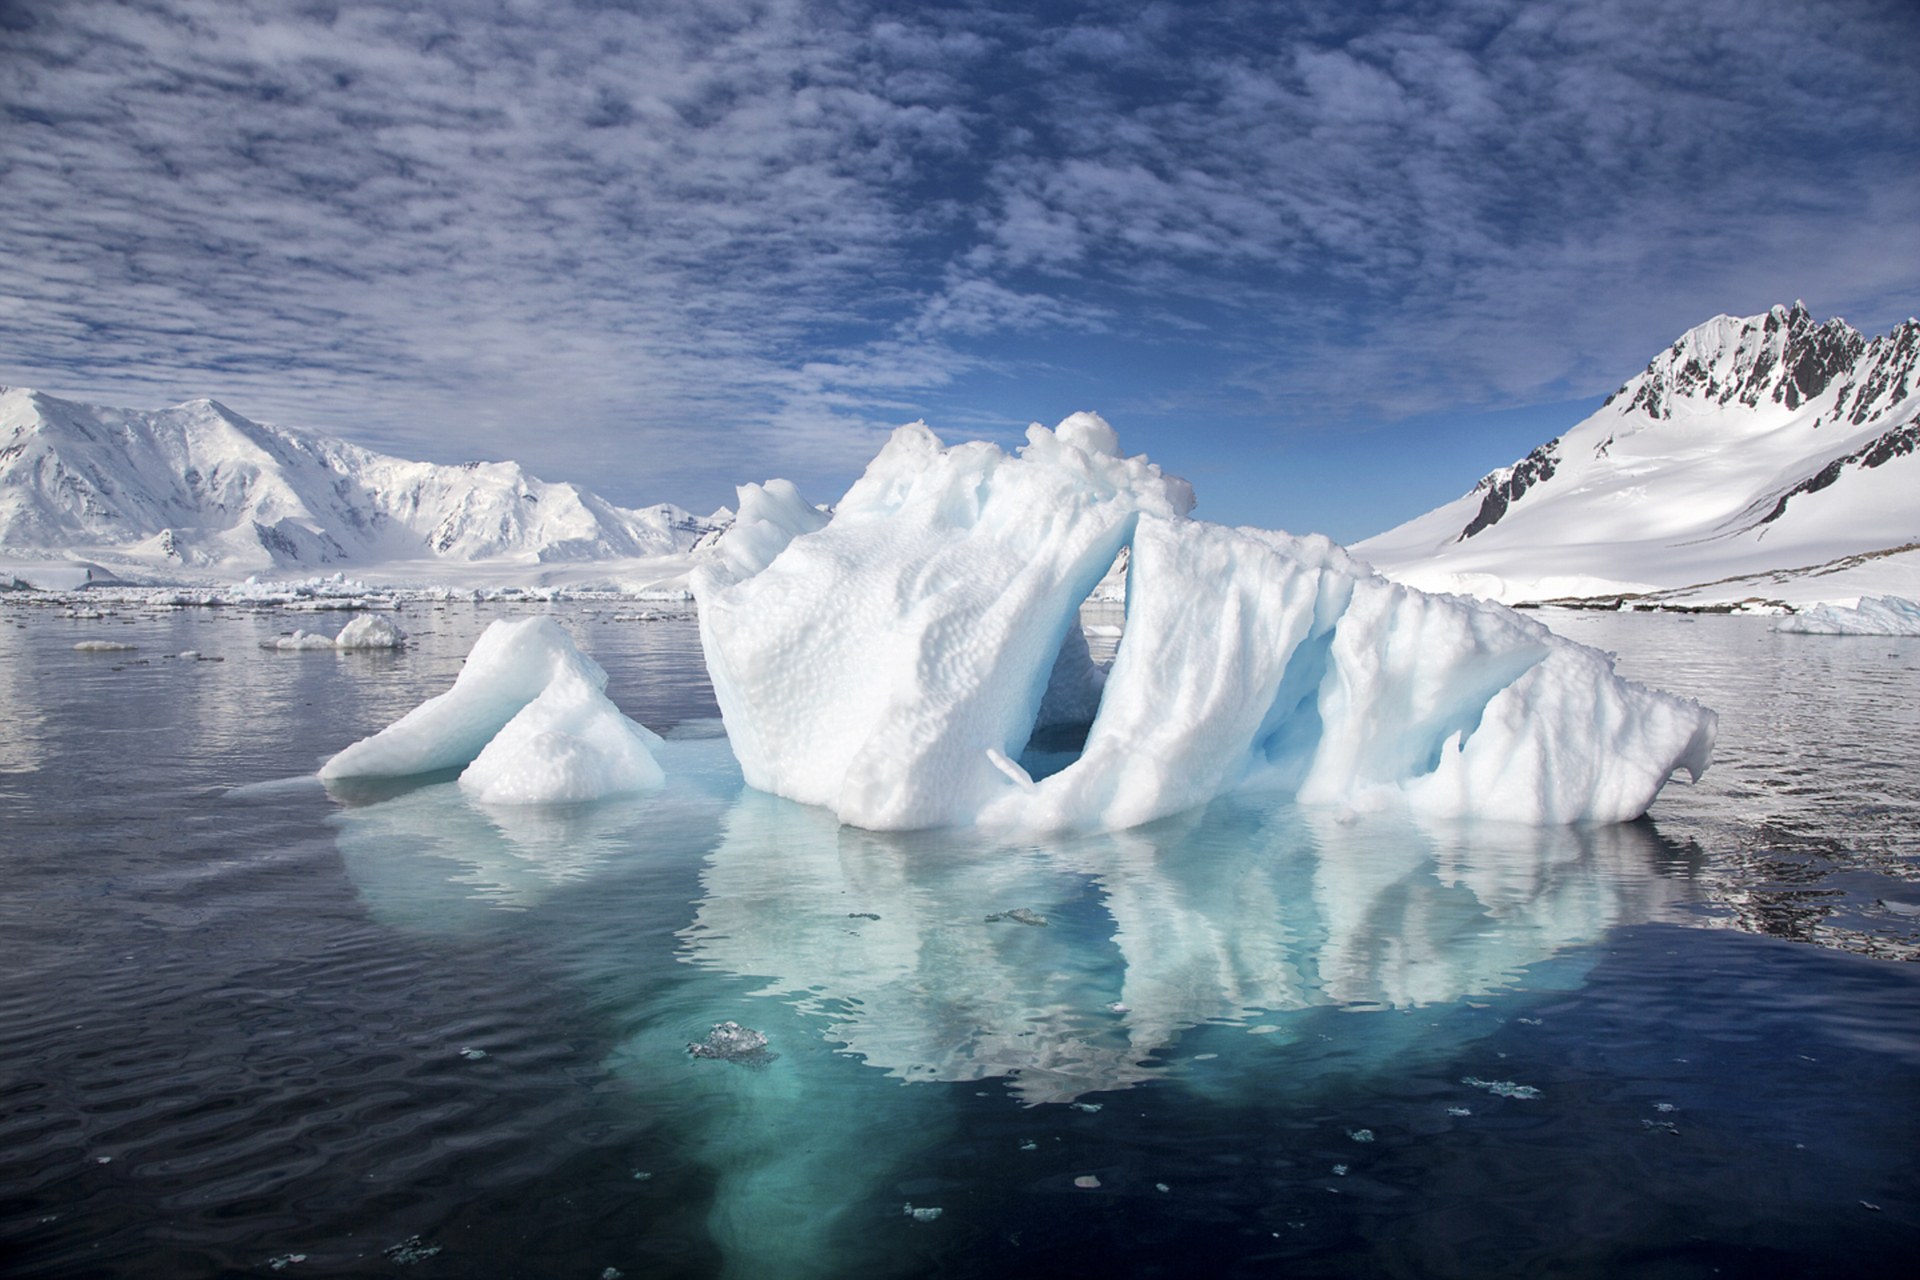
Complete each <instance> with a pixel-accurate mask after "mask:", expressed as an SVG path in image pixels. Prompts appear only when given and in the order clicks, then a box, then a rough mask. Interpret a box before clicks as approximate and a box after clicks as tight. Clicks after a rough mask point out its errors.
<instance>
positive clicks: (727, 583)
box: [691, 413, 1715, 830]
mask: <svg viewBox="0 0 1920 1280" xmlns="http://www.w3.org/2000/svg"><path fill="white" fill-rule="evenodd" d="M790 491H791V486H784V487H782V488H781V489H779V490H778V493H777V496H778V498H779V501H773V500H772V496H773V495H775V490H774V487H773V486H771V485H769V486H766V487H765V488H764V489H762V490H760V491H759V493H758V494H756V493H753V492H751V491H749V490H742V492H741V510H742V512H743V513H745V512H746V511H747V510H748V509H749V506H750V503H758V504H759V505H761V506H762V507H763V508H766V509H768V514H767V516H766V517H765V518H761V519H758V520H756V522H755V523H754V524H753V526H752V539H753V541H752V544H751V546H750V547H749V546H743V547H740V548H737V549H735V550H733V551H732V552H731V553H729V552H728V550H727V548H728V543H729V542H730V541H731V539H732V538H733V536H734V535H733V534H731V533H729V534H728V535H727V536H726V537H725V538H723V539H721V541H720V544H719V553H718V554H714V555H711V556H709V557H708V558H707V559H706V560H705V561H704V562H703V563H702V564H701V565H700V566H699V567H697V568H696V569H695V571H694V573H693V576H692V580H691V581H692V587H693V591H694V595H695V597H696V599H697V600H698V602H699V606H700V635H701V642H702V645H703V647H704V649H705V653H706V659H707V668H708V672H709V674H710V675H711V677H712V679H713V685H714V692H715V695H716V697H717V698H718V701H719V703H720V710H721V715H722V717H723V719H724V720H725V722H726V726H727V733H728V737H729V739H730V740H731V742H732V744H733V747H734V752H735V754H736V756H737V757H738V758H739V761H740V766H741V770H742V773H743V775H744V776H745V778H746V781H747V782H748V784H749V785H751V786H754V787H756V788H759V789H760V790H763V791H770V792H773V793H774V794H777V795H781V796H785V797H787V798H788V799H792V800H797V801H800V802H802V803H806V804H814V805H820V806H823V807H825V808H827V809H829V810H831V811H832V812H833V813H834V814H835V816H837V817H838V818H839V819H840V820H841V821H842V822H845V823H849V824H852V825H854V826H859V827H865V828H869V829H873V830H910V829H917V828H929V827H942V826H965V825H976V826H985V827H992V828H1002V829H1012V830H1068V829H1082V830H1120V829H1125V828H1128V827H1132V826H1136V825H1139V824H1141V823H1145V822H1151V821H1154V820H1156V819H1159V818H1162V817H1166V816H1168V815H1170V814H1174V813H1178V812H1181V811H1183V810H1186V809H1190V808H1193V807H1195V806H1197V805H1201V804H1205V803H1206V802H1208V801H1210V800H1212V799H1213V798H1215V797H1217V796H1219V795H1222V794H1224V793H1225V792H1227V791H1230V790H1233V789H1235V788H1238V787H1242V786H1249V785H1257V786H1268V787H1273V788H1277V789H1280V790H1281V791H1283V792H1285V793H1289V794H1292V795H1294V796H1296V797H1297V798H1298V799H1299V800H1300V801H1301V802H1303V803H1307V804H1314V805H1326V806H1335V807H1339V808H1345V809H1352V810H1366V811H1372V810H1380V809H1403V810H1406V811H1410V812H1413V813H1415V814H1420V815H1425V816H1433V817H1447V818H1461V817H1470V818H1492V819H1502V820H1510V821H1516V822H1525V823H1536V824H1564V823H1573V822H1615V821H1624V820H1627V819H1631V818H1634V817H1637V816H1639V815H1640V814H1642V813H1644V812H1645V811H1646V809H1647V807H1648V806H1649V805H1650V804H1651V803H1652V802H1653V799H1654V797H1655V796H1656V795H1657V794H1658V793H1659V791H1660V788H1661V787H1662V786H1663V785H1665V783H1666V781H1667V779H1668V778H1669V777H1670V776H1671V775H1672V774H1673V773H1674V772H1675V771H1676V770H1680V769H1684V770H1686V771H1687V772H1688V773H1690V774H1691V775H1693V776H1694V777H1696V778H1697V777H1698V776H1699V774H1700V773H1701V771H1703V770H1704V769H1705V768H1706V766H1707V763H1708V760H1709V757H1710V755H1711V752H1712V746H1713V737H1714V729H1715V717H1714V714H1713V713H1712V712H1711V711H1709V710H1707V709H1705V708H1703V707H1701V706H1700V705H1699V704H1698V703H1695V702H1693V701H1690V700H1687V699H1683V698H1679V697H1675V696H1672V695H1669V694H1666V693H1661V692H1657V691H1654V690H1650V689H1647V688H1644V687H1642V686H1639V685H1635V684H1631V683H1629V682H1627V681H1625V680H1622V679H1621V678H1620V677H1619V676H1617V675H1616V674H1615V673H1614V670H1613V663H1612V660H1611V658H1609V657H1608V656H1607V655H1605V654H1603V653H1600V652H1599V651H1597V650H1594V649H1590V648H1587V647H1585V646H1582V645H1578V644H1575V643H1573V642H1571V641H1568V640H1565V639H1562V638H1561V637H1559V636H1556V635H1554V634H1553V633H1552V632H1550V631H1549V630H1547V629H1546V628H1545V627H1544V626H1541V625H1540V624H1539V623H1537V622H1534V621H1532V620H1530V619H1526V618H1522V617H1521V616H1519V615H1518V614H1515V613H1513V612H1511V611H1510V610H1508V609H1505V608H1504V607H1501V606H1498V605H1493V604H1489V603H1485V602H1481V601H1475V600H1469V599H1463V598H1460V597H1455V596H1444V595H1428V594H1425V593H1423V592H1420V591H1417V590H1414V589H1412V588H1409V587H1405V586H1400V585H1397V584H1395V583H1392V582H1389V581H1388V580H1386V579H1385V578H1383V577H1381V576H1379V575H1378V574H1376V573H1375V572H1374V571H1373V570H1372V569H1371V568H1369V567H1368V566H1367V565H1365V564H1363V563H1362V562H1360V561H1358V560H1355V559H1354V558H1353V557H1351V556H1349V555H1348V554H1347V553H1346V552H1344V551H1343V550H1341V549H1340V548H1339V547H1337V546H1335V545H1334V544H1333V543H1332V542H1330V541H1328V540H1327V539H1325V538H1321V537H1293V536H1290V535H1287V534H1283V533H1273V532H1267V531H1263V530H1256V529H1229V528H1225V527H1223V526H1219V525H1214V524H1209V523H1206V522H1204V521H1198V520H1194V519H1191V518H1190V517H1189V515H1188V512H1189V511H1190V510H1191V509H1192V506H1193V491H1192V489H1191V488H1190V487H1189V486H1188V485H1187V484H1186V482H1185V481H1183V480H1179V479H1176V478H1174V477H1171V476H1167V475H1164V474H1163V473H1162V472H1161V470H1160V468H1158V467H1157V466H1155V465H1153V464H1152V463H1150V462H1149V461H1148V460H1147V459H1146V458H1144V457H1126V456H1124V455H1122V454H1121V452H1120V448H1119V441H1118V438H1117V436H1116V435H1115V433H1114V431H1113V428H1112V427H1111V426H1109V425H1108V424H1107V423H1106V422H1105V421H1104V420H1102V419H1101V418H1099V417H1098V416H1097V415H1094V414H1089V413H1081V414H1075V415H1073V416H1072V417H1070V418H1068V419H1066V420H1065V421H1064V422H1062V423H1061V424H1060V425H1059V426H1058V427H1057V428H1055V429H1054V430H1052V431H1049V430H1047V429H1046V428H1044V427H1042V426H1039V425H1037V424H1036V425H1034V426H1032V427H1030V428H1029V429H1028V431H1027V443H1026V445H1025V447H1024V448H1022V449H1021V450H1019V451H1018V453H1017V454H1013V455H1009V454H1007V453H1005V452H1004V451H1002V450H1001V449H999V448H998V447H996V446H994V445H992V444H989V443H984V442H972V443H966V444H960V445H956V446H953V447H947V446H945V445H943V444H942V443H941V442H940V440H939V439H938V438H937V437H936V436H935V435H934V434H933V432H932V431H930V430H929V429H928V428H927V427H926V426H925V425H924V424H922V423H914V424H911V425H908V426H905V427H901V428H899V429H898V430H897V431H896V432H895V433H894V434H893V437H892V438H891V439H890V440H889V442H888V443H887V444H886V446H885V447H884V448H883V449H882V450H881V451H880V453H879V454H878V455H877V456H876V457H875V458H874V460H873V461H872V463H870V464H869V466H868V468H867V470H866V472H865V474H863V475H862V477H861V478H860V479H859V480H858V481H857V482H856V483H855V484H854V486H853V487H852V488H851V489H850V490H848V492H847V495H846V497H845V498H844V499H843V500H842V501H841V502H840V504H839V505H838V507H837V508H835V510H834V512H833V515H832V517H831V519H829V520H827V521H826V522H825V523H824V524H820V525H819V527H808V526H809V525H811V524H813V523H814V521H812V520H811V519H807V518H793V517H795V516H797V514H798V512H799V511H800V510H801V509H803V508H804V510H806V511H808V512H811V511H812V508H806V507H805V506H804V504H803V503H799V502H798V501H797V500H789V498H790ZM1123 551H1127V552H1128V553H1129V558H1128V563H1127V567H1126V603H1125V608H1126V618H1125V624H1124V629H1123V632H1122V635H1121V637H1120V641H1119V647H1118V650H1117V653H1116V655H1115V658H1114V661H1113V664H1112V667H1111V669H1110V670H1107V671H1104V672H1102V671H1101V670H1100V669H1099V668H1098V667H1096V666H1095V665H1094V664H1093V662H1092V660H1091V657H1090V655H1089V653H1088V650H1087V645H1086V640H1085V636H1084V633H1083V632H1082V630H1081V628H1080V618H1079V609H1080V606H1081V604H1082V603H1083V602H1084V601H1085V600H1086V599H1087V598H1088V596H1089V595H1090V594H1091V593H1092V592H1093V591H1094V589H1095V587H1096V586H1097V585H1098V584H1099V583H1100V581H1101V579H1102V577H1103V576H1104V575H1106V573H1107V572H1108V570H1109V569H1110V568H1111V567H1112V566H1113V565H1114V564H1115V562H1116V560H1117V559H1118V558H1119V557H1120V555H1121V553H1122V552H1123ZM1082 735H1084V738H1082ZM1063 744H1064V746H1065V749H1064V750H1063ZM1076 746H1077V754H1075V747H1076ZM1062 765H1064V767H1061V766H1062Z"/></svg>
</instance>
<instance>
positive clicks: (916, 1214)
mask: <svg viewBox="0 0 1920 1280" xmlns="http://www.w3.org/2000/svg"><path fill="white" fill-rule="evenodd" d="M900 1211H901V1212H902V1213H904V1214H906V1215H907V1216H908V1217H909V1218H912V1219H913V1220H914V1221H915V1222H933V1221H934V1220H936V1219H937V1218H939V1216H940V1215H941V1214H943V1213H945V1212H946V1210H945V1209H933V1208H926V1209H916V1208H914V1207H913V1206H912V1205H911V1204H903V1205H901V1206H900Z"/></svg>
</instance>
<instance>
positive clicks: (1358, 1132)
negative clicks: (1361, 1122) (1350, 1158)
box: [1347, 1129, 1373, 1142]
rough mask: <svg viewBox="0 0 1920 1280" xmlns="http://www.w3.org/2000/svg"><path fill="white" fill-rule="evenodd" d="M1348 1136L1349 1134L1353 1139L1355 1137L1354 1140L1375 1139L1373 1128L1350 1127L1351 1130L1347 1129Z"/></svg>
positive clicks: (1366, 1140) (1368, 1140) (1365, 1140)
mask: <svg viewBox="0 0 1920 1280" xmlns="http://www.w3.org/2000/svg"><path fill="white" fill-rule="evenodd" d="M1347 1136H1348V1137H1349V1138H1352V1139H1353V1140H1354V1141H1355V1142H1372V1141H1373V1130H1371V1129H1349V1130H1347Z"/></svg>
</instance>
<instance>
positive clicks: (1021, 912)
mask: <svg viewBox="0 0 1920 1280" xmlns="http://www.w3.org/2000/svg"><path fill="white" fill-rule="evenodd" d="M999 920H1011V921H1013V923H1015V924H1026V925H1032V926H1034V927H1035V928H1037V929H1044V928H1046V927H1047V918H1046V917H1045V916H1043V915H1041V914H1040V913H1039V912H1037V911H1029V910H1027V909H1026V908H1025V907H1015V908H1014V909H1013V910H1011V911H996V912H994V913H993V914H992V915H990V916H988V917H987V923H988V924H993V923H994V922H996V921H999Z"/></svg>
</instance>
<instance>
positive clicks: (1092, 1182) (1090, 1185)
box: [1073, 1173, 1100, 1191]
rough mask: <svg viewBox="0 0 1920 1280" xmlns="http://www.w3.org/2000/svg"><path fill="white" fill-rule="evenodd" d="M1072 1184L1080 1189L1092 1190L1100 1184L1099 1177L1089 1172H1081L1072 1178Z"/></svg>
mask: <svg viewBox="0 0 1920 1280" xmlns="http://www.w3.org/2000/svg"><path fill="white" fill-rule="evenodd" d="M1073 1185H1074V1186H1076V1187H1079V1188H1080V1189H1081V1190H1082V1191H1093V1190H1095V1189H1096V1188H1098V1187H1099V1185H1100V1179H1099V1178H1097V1177H1096V1176H1094V1175H1093V1174H1091V1173H1083V1174H1081V1175H1080V1176H1079V1177H1077V1178H1075V1179H1074V1180H1073Z"/></svg>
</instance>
